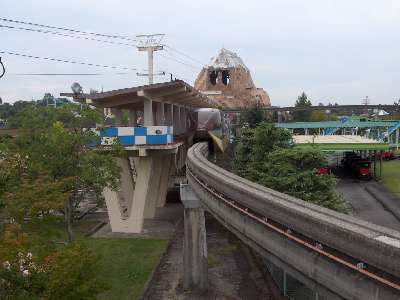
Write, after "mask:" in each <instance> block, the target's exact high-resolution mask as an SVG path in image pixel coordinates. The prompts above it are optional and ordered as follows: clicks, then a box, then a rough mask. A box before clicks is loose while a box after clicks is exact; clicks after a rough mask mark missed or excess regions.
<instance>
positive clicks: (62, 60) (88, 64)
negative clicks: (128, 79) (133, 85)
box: [0, 51, 137, 71]
mask: <svg viewBox="0 0 400 300" xmlns="http://www.w3.org/2000/svg"><path fill="white" fill-rule="evenodd" d="M0 53H3V54H8V55H15V56H22V57H27V58H35V59H43V60H50V61H56V62H62V63H69V64H76V65H86V66H91V67H100V68H109V69H121V70H128V71H136V70H137V69H136V68H127V67H116V66H109V65H99V64H92V63H86V62H81V61H74V60H67V59H58V58H51V57H40V56H34V55H28V54H21V53H16V52H7V51H0Z"/></svg>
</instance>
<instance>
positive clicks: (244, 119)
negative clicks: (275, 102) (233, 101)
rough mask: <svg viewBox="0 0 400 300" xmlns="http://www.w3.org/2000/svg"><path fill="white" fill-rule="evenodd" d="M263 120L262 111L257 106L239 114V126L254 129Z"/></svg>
mask: <svg viewBox="0 0 400 300" xmlns="http://www.w3.org/2000/svg"><path fill="white" fill-rule="evenodd" d="M263 119H264V113H263V111H262V110H261V109H260V107H259V106H254V107H252V108H250V109H248V110H246V111H244V112H242V113H241V114H240V125H242V126H246V127H250V128H255V127H256V126H257V125H258V124H259V123H261V122H262V121H263Z"/></svg>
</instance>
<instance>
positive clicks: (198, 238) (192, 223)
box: [181, 184, 208, 291]
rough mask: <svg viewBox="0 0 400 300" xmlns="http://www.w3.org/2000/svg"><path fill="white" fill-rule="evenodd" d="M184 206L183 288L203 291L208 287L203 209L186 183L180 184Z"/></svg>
mask: <svg viewBox="0 0 400 300" xmlns="http://www.w3.org/2000/svg"><path fill="white" fill-rule="evenodd" d="M181 200H182V203H183V206H184V226H185V228H184V242H183V273H184V274H183V288H184V289H185V290H198V291H205V290H207V287H208V275H207V272H208V266H207V239H206V227H205V219H204V210H203V208H202V207H201V205H200V201H199V199H198V198H197V197H196V195H195V194H194V193H193V191H192V188H191V187H190V185H188V184H181Z"/></svg>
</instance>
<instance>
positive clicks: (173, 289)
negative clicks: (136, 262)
mask: <svg viewBox="0 0 400 300" xmlns="http://www.w3.org/2000/svg"><path fill="white" fill-rule="evenodd" d="M206 228H207V244H208V267H209V270H208V277H209V283H210V288H209V291H208V292H207V293H205V294H199V293H188V292H185V291H183V289H182V274H183V271H182V268H183V260H182V246H183V228H182V226H181V227H179V229H178V231H177V233H176V235H175V237H174V238H173V240H172V242H171V244H170V247H169V249H168V251H167V254H166V255H165V256H164V257H163V259H162V261H161V263H160V266H159V268H158V270H157V271H156V272H155V274H154V277H153V280H152V281H151V282H150V285H149V288H148V293H146V295H145V297H144V299H151V300H158V299H177V300H189V299H190V300H200V299H201V300H203V299H204V300H205V299H207V300H208V299H221V300H222V299H226V300H228V299H229V300H234V299H246V300H247V299H248V300H253V299H265V300H269V299H274V298H273V297H272V295H271V293H270V291H269V290H268V289H267V286H268V285H267V284H266V282H265V280H264V278H263V277H262V275H261V273H260V271H259V269H258V267H257V266H255V265H254V261H253V260H252V259H251V258H250V255H249V253H248V252H247V248H246V247H245V246H244V245H243V244H242V243H241V242H240V241H239V240H237V239H236V238H235V237H234V236H233V235H232V234H231V233H229V232H228V231H226V230H225V229H224V228H223V227H222V226H221V225H220V224H218V222H216V221H215V220H214V219H212V218H211V217H208V218H207V219H206Z"/></svg>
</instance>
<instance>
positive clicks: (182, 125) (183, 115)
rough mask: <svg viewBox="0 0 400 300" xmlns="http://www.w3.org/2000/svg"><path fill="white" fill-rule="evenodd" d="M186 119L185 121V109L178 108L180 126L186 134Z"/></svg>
mask: <svg viewBox="0 0 400 300" xmlns="http://www.w3.org/2000/svg"><path fill="white" fill-rule="evenodd" d="M186 119H187V111H186V108H184V107H180V124H181V130H182V132H186V127H187V122H186Z"/></svg>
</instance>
